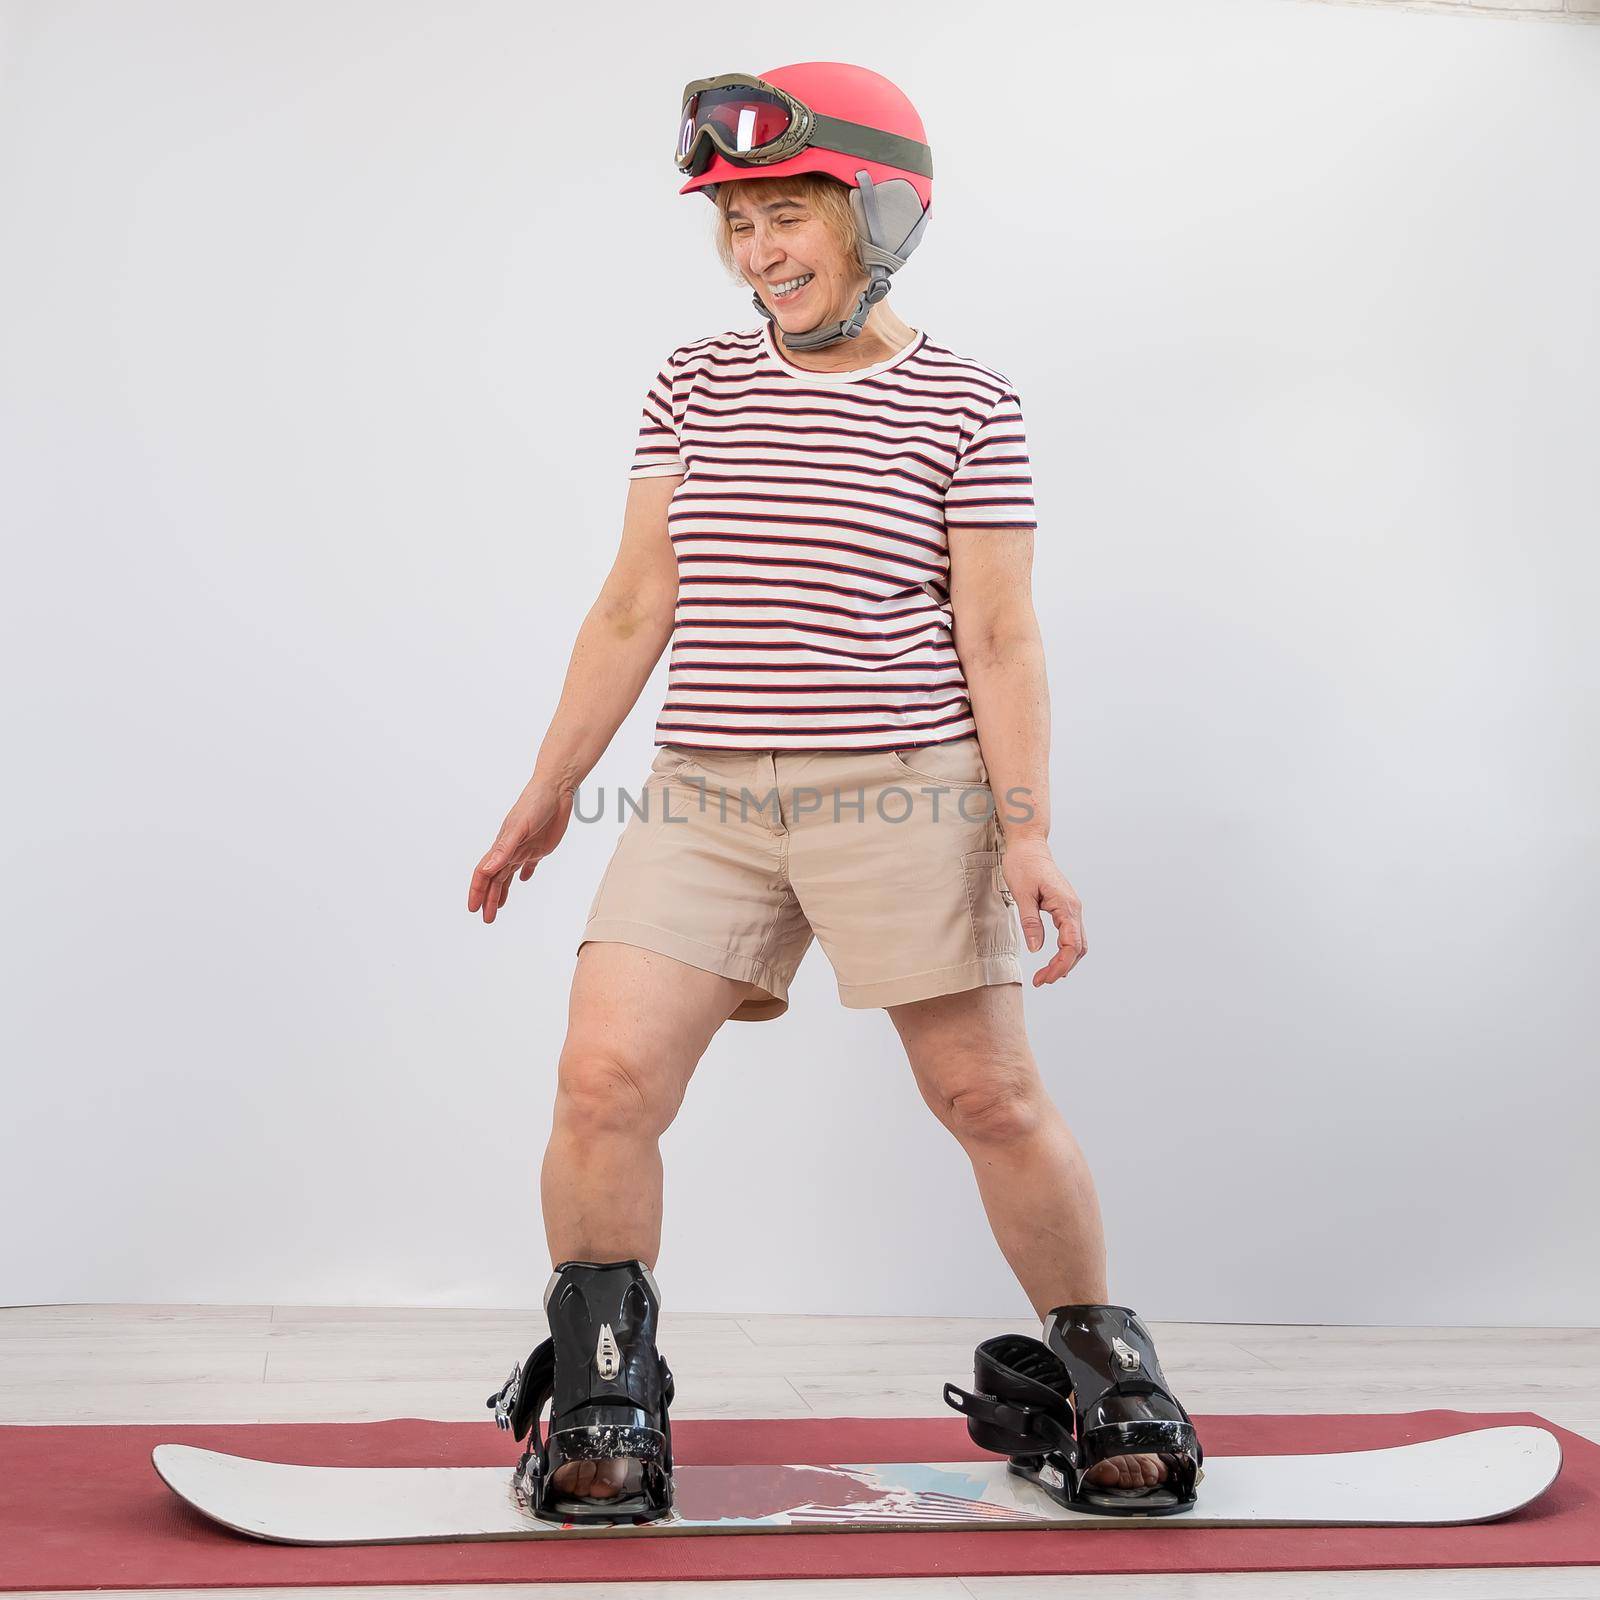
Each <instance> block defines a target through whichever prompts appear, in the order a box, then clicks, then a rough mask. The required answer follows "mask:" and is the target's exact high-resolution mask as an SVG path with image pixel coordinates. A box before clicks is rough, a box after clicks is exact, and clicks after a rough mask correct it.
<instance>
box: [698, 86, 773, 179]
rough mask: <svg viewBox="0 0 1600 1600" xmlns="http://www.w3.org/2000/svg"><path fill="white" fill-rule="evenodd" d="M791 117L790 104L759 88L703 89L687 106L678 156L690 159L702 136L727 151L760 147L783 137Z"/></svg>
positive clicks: (738, 151)
mask: <svg viewBox="0 0 1600 1600" xmlns="http://www.w3.org/2000/svg"><path fill="white" fill-rule="evenodd" d="M789 121H790V118H789V108H788V106H786V105H785V104H784V103H783V102H782V101H781V100H778V99H775V98H773V97H772V96H770V95H765V94H762V93H761V92H760V91H759V90H754V89H702V90H701V91H700V92H699V93H698V94H697V95H695V96H694V97H693V99H691V100H690V101H689V103H688V105H687V106H685V107H684V111H683V122H682V125H681V126H680V127H679V129H678V160H679V161H680V162H682V161H685V160H687V159H688V157H689V154H690V152H691V151H692V150H693V149H694V147H695V144H696V143H697V142H699V141H701V140H704V141H705V142H707V143H714V144H716V145H717V146H718V147H719V148H720V149H721V151H722V153H723V154H724V155H739V154H744V153H747V152H749V151H753V150H760V149H761V148H762V147H763V146H765V145H769V144H771V143H772V142H773V141H774V140H776V139H779V138H781V137H782V136H783V134H784V133H785V132H786V131H787V129H788V127H789ZM707 159H709V152H708V154H707Z"/></svg>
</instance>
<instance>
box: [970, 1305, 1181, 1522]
mask: <svg viewBox="0 0 1600 1600" xmlns="http://www.w3.org/2000/svg"><path fill="white" fill-rule="evenodd" d="M1044 1335H1045V1337H1044V1341H1043V1342H1041V1341H1040V1340H1038V1339H1033V1338H1029V1337H1028V1336H1027V1335H1026V1334H1021V1333H1003V1334H1000V1335H998V1336H997V1337H995V1338H993V1339H985V1340H984V1341H983V1343H982V1344H980V1345H979V1346H978V1348H977V1351H976V1353H975V1355H974V1358H973V1389H974V1391H975V1392H974V1393H971V1394H969V1393H968V1392H967V1391H966V1390H965V1389H959V1388H957V1387H956V1386H955V1384H953V1383H947V1384H946V1385H945V1386H944V1398H945V1403H946V1404H947V1405H949V1406H951V1407H953V1408H954V1409H955V1410H957V1411H960V1412H962V1413H963V1414H964V1415H965V1416H966V1419H967V1432H968V1434H969V1435H970V1436H971V1438H972V1441H973V1443H974V1444H978V1445H982V1446H983V1448H984V1449H985V1450H993V1451H995V1452H996V1453H997V1454H1000V1455H1004V1456H1009V1457H1010V1458H1011V1459H1010V1470H1011V1471H1012V1472H1014V1473H1016V1474H1017V1476H1018V1477H1022V1478H1026V1479H1028V1480H1029V1481H1030V1482H1032V1483H1036V1484H1038V1485H1039V1487H1040V1488H1041V1489H1043V1490H1044V1491H1045V1493H1047V1494H1048V1495H1049V1496H1050V1497H1051V1498H1052V1499H1053V1500H1056V1501H1058V1502H1059V1503H1060V1504H1061V1505H1063V1506H1065V1507H1067V1509H1068V1510H1071V1511H1089V1512H1095V1513H1099V1514H1102V1515H1112V1516H1141V1517H1160V1516H1170V1515H1172V1514H1173V1513H1174V1512H1179V1511H1184V1510H1187V1509H1188V1508H1189V1507H1190V1506H1192V1505H1193V1504H1194V1503H1195V1500H1196V1492H1195V1490H1196V1485H1197V1484H1198V1483H1199V1481H1200V1479H1201V1478H1202V1477H1203V1476H1204V1474H1203V1473H1202V1472H1201V1471H1200V1463H1201V1461H1202V1460H1203V1459H1204V1453H1203V1451H1202V1450H1201V1448H1200V1439H1199V1435H1198V1434H1196V1432H1195V1429H1194V1424H1193V1423H1192V1422H1191V1421H1190V1420H1189V1413H1188V1412H1187V1411H1185V1410H1184V1408H1183V1406H1182V1404H1181V1403H1180V1402H1179V1401H1178V1400H1177V1399H1176V1398H1175V1397H1174V1396H1173V1394H1172V1391H1171V1389H1169V1388H1168V1386H1167V1381H1166V1378H1165V1376H1164V1375H1163V1373H1162V1371H1161V1365H1160V1363H1159V1362H1158V1361H1157V1359H1156V1352H1155V1345H1154V1343H1153V1342H1152V1341H1151V1338H1150V1334H1149V1331H1148V1330H1147V1329H1146V1328H1145V1326H1144V1324H1143V1323H1142V1322H1140V1320H1139V1319H1138V1317H1137V1316H1135V1315H1134V1313H1133V1312H1132V1311H1130V1310H1129V1309H1128V1308H1127V1307H1126V1306H1099V1305H1066V1306H1056V1307H1055V1308H1054V1309H1053V1310H1052V1311H1051V1312H1050V1313H1049V1315H1048V1316H1047V1317H1046V1318H1045V1320H1044ZM1133 1454H1154V1455H1158V1456H1159V1457H1160V1458H1161V1460H1162V1462H1163V1463H1164V1464H1165V1466H1166V1477H1165V1478H1164V1480H1163V1481H1162V1482H1161V1483H1159V1484H1155V1485H1147V1486H1145V1487H1143V1488H1139V1489H1123V1488H1118V1487H1114V1486H1109V1485H1103V1484H1098V1483H1090V1482H1087V1481H1086V1479H1087V1477H1088V1474H1089V1472H1090V1471H1091V1470H1092V1469H1093V1468H1094V1467H1095V1466H1096V1465H1097V1464H1098V1463H1099V1462H1101V1461H1106V1460H1109V1459H1110V1458H1111V1457H1113V1456H1121V1455H1133Z"/></svg>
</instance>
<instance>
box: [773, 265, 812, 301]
mask: <svg viewBox="0 0 1600 1600" xmlns="http://www.w3.org/2000/svg"><path fill="white" fill-rule="evenodd" d="M815 277H816V273H814V272H807V273H804V274H802V276H801V279H800V281H799V282H798V283H796V282H795V280H794V279H792V278H789V279H785V280H784V281H785V282H786V283H789V284H792V285H793V287H792V288H790V289H789V290H788V292H787V293H783V294H781V293H779V291H778V289H777V288H776V287H775V286H774V285H773V284H770V283H769V284H768V285H767V293H768V294H770V295H771V296H772V298H773V300H774V302H775V303H777V304H778V305H785V304H787V303H788V302H789V301H790V300H794V299H797V298H798V297H799V296H800V295H803V294H804V293H805V292H806V288H807V287H808V285H809V284H810V283H811V281H812V280H813V279H814V278H815Z"/></svg>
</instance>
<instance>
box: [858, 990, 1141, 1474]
mask: <svg viewBox="0 0 1600 1600" xmlns="http://www.w3.org/2000/svg"><path fill="white" fill-rule="evenodd" d="M889 1017H890V1020H891V1021H892V1022H893V1023H894V1025H895V1029H896V1031H897V1032H898V1033H899V1035H900V1039H901V1042H902V1043H903V1044H904V1045H905V1049H906V1055H907V1057H908V1058H909V1059H910V1062H911V1070H912V1072H913V1073H914V1074H915V1076H916V1080H917V1088H918V1090H919V1091H920V1092H921V1094H922V1098H923V1099H924V1100H925V1101H926V1102H927V1104H928V1107H929V1109H930V1110H931V1111H932V1112H933V1114H934V1115H935V1116H936V1117H938V1119H939V1121H940V1122H942V1123H943V1124H944V1126H945V1127H946V1128H948V1129H949V1130H950V1132H951V1133H952V1134H953V1135H954V1136H955V1138H956V1139H957V1141H958V1142H959V1143H960V1145H961V1148H962V1149H963V1150H964V1151H965V1152H966V1154H967V1157H968V1159H969V1160H970V1161H971V1162H972V1171H973V1175H974V1176H975V1177H976V1178H977V1182H978V1194H979V1196H980V1198H981V1199H982V1201H983V1209H984V1212H985V1214H986V1215H987V1217H988V1219H989V1226H990V1228H992V1229H993V1231H994V1237H995V1242H996V1243H997V1244H998V1245H999V1246H1000V1252H1001V1254H1002V1255H1003V1256H1004V1257H1005V1258H1006V1261H1007V1263H1008V1264H1009V1265H1010V1267H1011V1270H1012V1271H1013V1272H1014V1273H1015V1274H1016V1275H1017V1281H1018V1283H1020V1284H1021V1286H1022V1290H1023V1293H1025V1294H1026V1295H1027V1297H1028V1300H1029V1302H1030V1304H1031V1305H1032V1306H1033V1309H1034V1312H1035V1314H1036V1315H1037V1316H1038V1317H1039V1318H1040V1320H1041V1321H1042V1320H1043V1319H1044V1317H1045V1316H1046V1315H1047V1313H1048V1312H1049V1311H1051V1310H1052V1309H1053V1308H1054V1307H1055V1306H1059V1305H1073V1304H1080V1303H1082V1304H1093V1305H1105V1304H1106V1303H1107V1289H1106V1246H1105V1234H1104V1231H1103V1229H1102V1226H1101V1220H1100V1202H1099V1197H1098V1196H1097V1195H1096V1193H1095V1187H1094V1179H1093V1177H1092V1176H1091V1175H1090V1172H1089V1167H1088V1163H1087V1162H1086V1161H1085V1160H1084V1157H1083V1152H1082V1150H1081V1149H1079V1147H1078V1141H1077V1140H1076V1139H1075V1138H1074V1137H1073V1136H1072V1131H1071V1129H1070V1128H1068V1127H1067V1125H1066V1122H1065V1121H1064V1120H1063V1118H1062V1116H1061V1113H1060V1112H1059V1111H1058V1110H1057V1109H1056V1107H1055V1104H1054V1103H1053V1102H1052V1101H1051V1099H1050V1097H1049V1095H1048V1094H1047V1093H1046V1092H1045V1088H1044V1084H1043V1083H1042V1082H1041V1081H1040V1078H1039V1068H1038V1064H1037V1063H1036V1062H1035V1061H1034V1059H1033V1051H1032V1050H1031V1048H1030V1047H1029V1045H1028V1036H1027V1030H1026V1027H1025V1026H1024V1022H1023V1011H1022V986H1021V985H1020V984H1015V983H1003V984H989V985H986V986H984V987H983V988H978V989H967V990H963V991H962V992H961V993H959V994H950V995H939V996H937V997H935V998H934V999H931V1000H918V1001H913V1002H911V1003H909V1004H906V1005H901V1006H891V1007H889ZM1165 1477H1166V1466H1165V1464H1164V1463H1163V1462H1162V1460H1161V1459H1160V1457H1159V1456H1155V1455H1127V1456H1116V1457H1113V1458H1112V1459H1110V1460H1108V1461H1102V1462H1100V1463H1098V1464H1097V1465H1096V1466H1095V1467H1094V1468H1093V1470H1092V1471H1091V1472H1090V1473H1089V1474H1088V1481H1089V1482H1091V1483H1095V1484H1098V1485H1102V1486H1117V1487H1122V1488H1134V1489H1136V1488H1139V1487H1140V1486H1142V1485H1144V1484H1156V1483H1160V1482H1161V1481H1162V1480H1163V1479H1164V1478H1165Z"/></svg>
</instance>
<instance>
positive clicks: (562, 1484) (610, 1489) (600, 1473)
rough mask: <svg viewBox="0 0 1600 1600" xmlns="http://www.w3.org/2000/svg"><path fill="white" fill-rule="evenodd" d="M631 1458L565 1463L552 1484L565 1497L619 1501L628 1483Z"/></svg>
mask: <svg viewBox="0 0 1600 1600" xmlns="http://www.w3.org/2000/svg"><path fill="white" fill-rule="evenodd" d="M632 1464H633V1458H632V1457H631V1456H611V1457H608V1458H606V1459H604V1460H600V1461H564V1462H562V1464H561V1465H560V1466H559V1467H557V1468H556V1471H555V1475H554V1476H553V1477H552V1478H551V1480H550V1482H551V1484H552V1486H553V1487H555V1488H557V1489H559V1490H560V1491H561V1492H562V1494H567V1495H581V1496H585V1497H587V1498H588V1499H590V1500H615V1499H616V1498H617V1496H618V1495H619V1494H621V1493H622V1489H623V1485H624V1484H625V1482H626V1481H627V1477H628V1468H629V1467H630V1466H631V1465H632Z"/></svg>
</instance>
